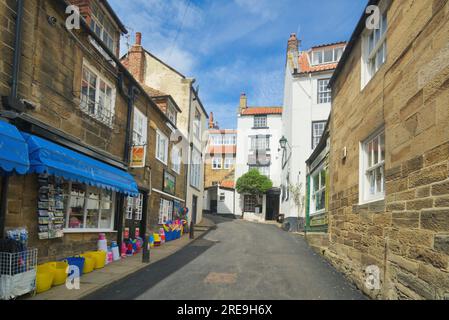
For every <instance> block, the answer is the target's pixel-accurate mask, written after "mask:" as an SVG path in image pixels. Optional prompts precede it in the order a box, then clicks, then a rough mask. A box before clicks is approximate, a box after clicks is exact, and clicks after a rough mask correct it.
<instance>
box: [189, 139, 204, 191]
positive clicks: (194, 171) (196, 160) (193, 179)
mask: <svg viewBox="0 0 449 320" xmlns="http://www.w3.org/2000/svg"><path fill="white" fill-rule="evenodd" d="M190 158H191V163H190V185H191V186H192V187H194V188H196V189H200V186H201V185H200V184H201V162H202V159H201V152H200V151H199V150H197V149H196V148H192V152H191V157H190Z"/></svg>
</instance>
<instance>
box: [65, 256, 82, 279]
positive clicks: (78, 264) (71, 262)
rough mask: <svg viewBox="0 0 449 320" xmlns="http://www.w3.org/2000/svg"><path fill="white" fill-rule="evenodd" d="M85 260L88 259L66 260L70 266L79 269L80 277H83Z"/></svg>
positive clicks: (70, 258)
mask: <svg viewBox="0 0 449 320" xmlns="http://www.w3.org/2000/svg"><path fill="white" fill-rule="evenodd" d="M85 260H86V259H85V258H83V257H69V258H66V259H65V261H66V262H67V263H68V265H69V266H75V267H77V268H78V270H79V276H80V277H81V276H82V275H83V270H84V262H85ZM70 275H71V274H70Z"/></svg>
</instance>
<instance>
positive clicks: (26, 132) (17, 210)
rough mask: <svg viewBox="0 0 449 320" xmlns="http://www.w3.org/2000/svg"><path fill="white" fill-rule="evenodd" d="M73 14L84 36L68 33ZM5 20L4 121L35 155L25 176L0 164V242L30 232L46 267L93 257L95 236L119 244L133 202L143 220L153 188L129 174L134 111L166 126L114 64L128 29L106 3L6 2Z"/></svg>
mask: <svg viewBox="0 0 449 320" xmlns="http://www.w3.org/2000/svg"><path fill="white" fill-rule="evenodd" d="M69 4H77V5H80V7H81V13H82V19H81V25H80V28H79V29H76V28H75V29H72V30H69V29H67V28H66V24H65V22H66V19H67V17H68V14H66V13H65V12H66V8H67V6H68V5H69ZM0 16H1V20H2V21H4V23H2V24H1V25H0V29H1V32H0V45H1V51H2V57H1V59H0V70H1V73H2V76H1V77H0V95H1V96H2V103H1V108H0V117H1V118H2V119H1V121H2V126H5V125H8V126H9V127H8V128H9V129H8V130H9V131H8V132H9V133H14V136H15V137H16V138H17V141H19V142H20V145H22V144H23V145H24V146H25V148H26V149H25V150H28V151H26V152H29V154H28V155H24V156H25V157H24V159H28V160H29V163H28V167H29V168H28V169H29V170H25V171H23V170H21V169H20V170H19V169H17V168H16V170H15V172H14V174H12V175H11V167H10V166H8V165H5V163H4V162H3V160H2V161H0V162H2V163H3V165H2V169H1V170H2V175H1V176H2V177H1V179H2V188H1V189H2V190H1V191H2V192H1V198H0V204H1V207H0V208H1V210H0V222H2V223H0V225H1V230H0V234H1V236H3V234H4V232H3V231H4V227H6V229H8V228H17V227H25V228H27V229H28V232H29V237H30V239H29V246H31V247H36V248H38V249H39V260H40V261H46V260H56V259H61V258H64V257H67V256H69V255H73V254H79V253H81V252H83V251H86V250H93V249H96V247H97V239H98V233H99V232H103V233H105V234H106V236H107V238H108V240H117V241H119V242H120V241H121V240H122V239H123V237H124V236H126V235H123V231H124V228H125V227H126V226H125V224H126V221H125V213H127V212H129V206H128V203H129V202H128V201H127V200H128V198H127V197H128V196H131V197H136V198H137V199H139V198H140V199H141V200H144V201H143V202H142V201H140V202H139V201H137V200H136V199H134V200H135V201H133V202H134V203H138V204H139V205H140V208H137V209H139V210H137V211H133V212H138V213H139V214H140V215H141V218H142V219H146V217H147V211H146V210H148V205H147V203H146V200H148V199H149V194H148V193H149V188H148V185H149V184H150V182H151V179H150V175H149V173H147V172H146V173H145V174H142V175H140V173H139V172H135V174H136V176H137V175H140V176H139V177H138V179H137V181H136V179H135V178H134V177H133V176H132V175H130V174H129V173H128V171H129V166H130V160H131V149H132V147H133V140H134V137H133V135H134V134H135V132H133V131H134V129H135V128H133V126H134V110H133V109H134V106H136V107H137V109H138V110H140V111H141V112H142V113H145V112H146V113H147V114H149V115H150V116H149V118H150V120H151V119H152V118H151V117H152V116H154V117H155V119H154V120H153V121H154V122H155V123H160V122H161V121H162V120H161V119H158V118H157V117H162V118H163V117H165V115H164V114H163V113H162V112H159V111H158V112H155V110H156V111H157V110H160V109H159V108H158V107H157V106H156V105H155V104H154V103H152V102H151V98H150V96H149V95H148V94H147V93H146V91H145V89H144V88H143V87H142V86H141V85H140V84H139V83H138V82H137V81H136V80H135V79H134V78H133V77H132V75H131V74H130V73H129V72H128V71H127V69H126V68H125V67H124V66H123V65H122V64H121V63H120V61H119V59H118V56H117V54H118V52H119V38H120V34H121V33H125V32H126V29H125V28H124V27H123V24H122V23H121V22H120V20H119V19H118V17H117V15H116V14H115V13H114V12H113V11H112V9H111V8H110V6H109V5H108V3H107V1H97V0H83V1H81V0H79V1H77V0H72V1H70V2H69V1H64V0H51V1H50V0H44V1H37V0H27V1H18V0H17V1H5V0H1V1H0ZM16 31H17V32H16ZM151 108H152V109H151ZM133 133H134V134H133ZM20 137H22V138H23V139H22V140H21V139H20ZM3 138H4V136H2V139H3ZM8 152H15V154H17V152H16V150H8ZM2 153H3V150H2ZM5 168H6V169H5ZM5 170H6V173H9V175H8V174H6V175H5V174H3V173H5ZM134 209H136V208H135V207H133V208H132V210H134ZM145 209H146V210H145ZM144 231H145V229H144V228H142V229H140V230H139V234H140V235H141V236H143V235H144V234H145V232H144Z"/></svg>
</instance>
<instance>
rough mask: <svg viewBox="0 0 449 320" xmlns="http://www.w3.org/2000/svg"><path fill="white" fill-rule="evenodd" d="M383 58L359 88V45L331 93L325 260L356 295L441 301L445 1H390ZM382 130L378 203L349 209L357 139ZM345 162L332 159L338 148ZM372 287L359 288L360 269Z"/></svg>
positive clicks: (447, 112)
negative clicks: (374, 270) (371, 275)
mask: <svg viewBox="0 0 449 320" xmlns="http://www.w3.org/2000/svg"><path fill="white" fill-rule="evenodd" d="M387 16H388V25H389V28H388V31H387V47H388V53H387V61H386V63H385V64H384V65H383V66H382V67H381V69H380V70H379V72H378V73H377V74H376V75H375V76H374V78H373V79H372V80H371V81H370V82H369V83H368V85H367V86H366V87H365V88H363V89H362V90H361V89H360V87H361V40H360V39H359V40H358V41H356V43H355V47H354V48H353V50H352V52H351V54H350V57H349V59H348V60H347V62H346V64H345V66H344V68H343V69H342V72H341V74H340V75H339V77H338V79H337V81H336V83H335V85H334V87H333V92H334V104H333V110H332V120H331V151H330V217H329V218H330V226H329V240H330V243H329V250H327V251H326V255H327V257H328V258H329V259H330V260H331V261H332V263H333V264H334V265H335V266H336V267H337V268H338V269H339V270H340V271H342V272H344V273H345V274H347V275H348V276H349V277H350V278H351V279H352V280H353V281H354V282H355V283H356V284H357V285H358V287H360V288H361V289H362V290H363V291H364V292H365V293H366V294H368V295H370V296H371V297H374V298H387V299H444V298H448V297H449V250H448V243H449V237H448V236H449V189H448V187H449V179H448V178H449V170H448V158H449V144H448V141H449V126H448V124H449V108H448V104H447V101H448V100H449V63H448V61H449V2H448V1H447V0H434V1H432V0H422V1H412V0H403V1H392V4H391V7H390V8H389V10H388V15H387ZM382 126H384V128H385V135H386V159H385V171H386V173H385V175H386V196H385V200H382V201H379V202H375V203H371V204H365V205H359V154H360V150H359V149H360V142H361V141H364V140H365V139H366V138H367V137H368V136H369V135H370V134H371V133H373V132H374V131H375V130H376V129H378V128H380V127H382ZM344 148H347V157H346V159H344V160H342V153H343V149H344ZM373 265H374V266H377V267H378V268H379V269H378V270H379V272H380V279H381V286H380V289H379V290H371V289H369V287H367V286H366V285H365V280H366V276H367V274H366V273H365V271H366V268H367V267H368V266H373Z"/></svg>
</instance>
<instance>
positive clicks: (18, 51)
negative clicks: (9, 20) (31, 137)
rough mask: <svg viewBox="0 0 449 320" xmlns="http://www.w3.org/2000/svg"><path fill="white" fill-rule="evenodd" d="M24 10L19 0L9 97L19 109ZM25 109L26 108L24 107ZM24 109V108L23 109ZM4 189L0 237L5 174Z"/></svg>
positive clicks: (0, 230)
mask: <svg viewBox="0 0 449 320" xmlns="http://www.w3.org/2000/svg"><path fill="white" fill-rule="evenodd" d="M23 12H24V0H18V1H17V18H16V34H15V40H14V61H13V72H12V88H11V95H10V96H9V98H8V102H9V103H8V104H7V105H11V104H12V105H14V106H17V109H19V110H20V109H22V108H23V105H22V106H21V104H20V103H19V104H18V103H17V98H18V87H19V71H20V57H21V55H22V23H23ZM23 109H24V108H23ZM23 109H22V110H23ZM1 188H2V190H1V194H0V239H3V238H4V236H5V221H6V212H7V209H8V208H7V207H8V206H7V204H8V191H9V176H8V175H5V176H4V177H3V178H2V187H1Z"/></svg>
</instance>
